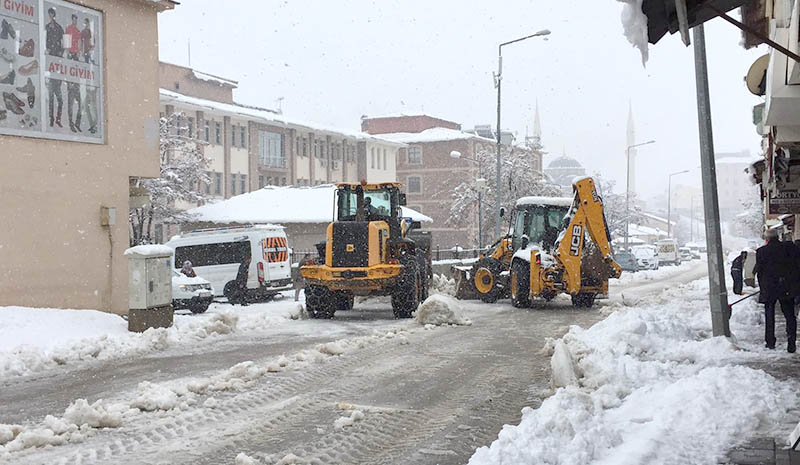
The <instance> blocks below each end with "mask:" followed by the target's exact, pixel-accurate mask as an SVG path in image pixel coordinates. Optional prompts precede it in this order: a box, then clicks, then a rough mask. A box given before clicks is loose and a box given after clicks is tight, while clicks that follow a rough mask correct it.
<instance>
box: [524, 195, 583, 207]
mask: <svg viewBox="0 0 800 465" xmlns="http://www.w3.org/2000/svg"><path fill="white" fill-rule="evenodd" d="M572 200H573V199H572V197H539V196H530V197H522V198H520V199H519V200H517V204H516V205H517V206H518V207H519V206H522V205H547V206H554V207H571V206H572Z"/></svg>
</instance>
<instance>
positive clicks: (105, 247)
mask: <svg viewBox="0 0 800 465" xmlns="http://www.w3.org/2000/svg"><path fill="white" fill-rule="evenodd" d="M12 3H16V4H19V2H0V18H1V19H3V20H4V21H7V22H8V23H10V24H11V25H12V26H13V27H14V28H15V29H16V30H18V31H25V34H17V38H13V37H9V38H8V39H6V38H2V39H0V42H2V43H0V48H6V49H7V50H12V51H19V52H20V56H21V57H22V58H21V59H18V60H16V61H15V62H16V65H26V64H27V63H28V62H30V59H27V58H26V57H27V56H28V55H29V54H28V52H30V55H33V56H34V57H38V59H39V60H40V61H43V63H45V64H47V63H49V64H58V65H59V66H55V67H53V68H52V69H53V70H54V71H48V72H47V73H45V75H44V76H42V75H34V76H33V77H35V78H36V82H35V83H33V80H34V79H33V78H32V80H31V82H32V83H33V86H34V87H35V89H34V92H33V95H32V96H33V98H32V99H30V100H28V99H25V96H24V95H23V96H22V98H21V99H20V98H19V97H17V99H18V100H22V99H25V106H28V107H29V108H27V109H23V108H17V110H18V111H21V112H22V113H25V115H21V114H20V115H17V114H16V113H15V114H14V115H12V114H11V112H9V114H7V115H6V118H5V119H4V120H3V121H2V122H0V123H2V124H0V166H2V167H3V168H2V169H0V198H2V199H3V201H2V205H1V206H0V216H1V217H2V218H3V227H2V228H0V306H3V305H22V306H30V307H53V308H76V309H97V310H103V311H107V312H114V313H118V314H126V313H127V312H128V263H127V260H126V258H125V257H124V256H123V252H124V251H125V249H126V248H127V247H128V244H129V239H128V221H127V217H128V210H129V207H130V205H131V204H132V203H135V202H137V201H138V199H139V198H140V192H138V191H137V189H136V187H135V186H136V180H137V179H140V178H152V177H157V176H159V130H158V114H159V108H158V84H159V82H158V76H159V72H158V47H157V45H156V44H158V22H157V14H158V13H159V12H160V11H163V10H165V9H170V8H173V7H174V3H173V2H167V1H152V0H113V1H112V0H82V1H81V2H80V3H70V2H66V1H60V0H47V1H46V2H45V1H43V0H39V1H37V0H29V1H26V2H25V5H28V6H30V7H31V8H32V10H30V11H29V12H30V13H31V15H30V18H27V17H25V16H24V15H22V14H20V12H19V11H12V10H11V9H10V7H9V6H8V5H11V4H12ZM45 5H46V6H45ZM42 8H48V9H49V8H53V9H54V10H55V13H56V18H55V20H56V21H58V22H61V23H62V24H64V25H66V24H68V21H69V19H68V18H70V16H71V15H73V14H74V15H76V16H77V17H78V19H79V24H81V25H83V24H89V26H87V27H88V28H90V30H91V31H92V32H93V36H94V37H95V42H94V44H95V48H94V50H92V52H91V53H89V56H88V59H86V60H85V61H84V60H81V61H80V62H79V61H77V60H75V59H74V58H72V57H73V56H74V55H72V53H73V52H72V51H71V50H70V49H67V50H66V51H67V54H66V55H64V54H63V52H64V50H53V49H52V47H51V48H49V49H47V50H45V49H44V48H41V49H36V48H35V45H33V42H31V46H30V47H28V48H29V50H26V51H25V52H24V53H23V50H24V44H21V43H20V42H21V39H22V38H23V37H30V34H37V35H35V37H37V38H38V37H40V35H38V34H40V33H41V37H44V29H43V28H44V26H45V25H44V24H37V23H36V21H37V20H36V18H38V17H39V16H40V15H39V13H40V12H41V9H42ZM25 11H26V12H27V11H28V10H25ZM102 31H105V33H103V32H102ZM35 42H39V41H38V40H37V41H35ZM59 42H60V40H59ZM20 45H22V47H20ZM39 45H41V44H39ZM59 51H60V52H62V54H61V55H58V56H56V55H57V54H56V52H59ZM83 58H86V57H83ZM16 65H11V64H9V63H6V62H5V61H4V62H3V63H2V70H0V74H6V73H7V71H6V69H5V66H16ZM62 67H63V68H64V69H70V70H75V72H74V73H72V72H71V71H70V72H69V73H67V75H66V76H64V75H61V74H58V71H57V70H58V69H60V68H62ZM42 69H50V68H49V67H46V66H42ZM56 78H58V79H56ZM45 80H46V81H47V82H48V85H50V86H52V85H53V84H55V83H57V85H58V86H59V87H64V89H65V90H66V91H65V92H63V93H64V94H65V95H64V98H63V100H64V102H63V103H64V105H63V107H65V108H61V105H60V104H57V105H54V107H55V108H54V110H53V111H51V110H49V109H48V108H47V105H46V104H45V101H46V98H47V97H45V96H43V95H42V92H40V91H36V89H41V88H42V87H41V83H42V82H44V81H45ZM22 84H23V83H22V82H19V80H18V82H17V84H16V85H13V84H11V85H7V84H3V85H0V89H1V90H3V91H4V92H8V93H12V92H14V88H15V87H17V86H20V85H22ZM67 92H69V93H70V94H71V95H72V97H73V98H71V99H68V98H67V95H66V94H67ZM44 94H47V93H44ZM54 94H56V93H55V92H54ZM76 96H77V97H78V98H81V99H83V100H85V103H87V106H89V107H90V109H89V110H88V111H87V110H86V106H84V114H83V115H82V116H83V118H82V119H81V118H80V117H76V118H75V119H73V118H72V116H71V115H72V111H71V110H72V107H71V105H72V103H73V102H72V101H74V100H75V97H76ZM31 100H33V101H31ZM67 100H72V101H70V102H67ZM35 102H39V103H40V105H41V106H40V107H37V106H36V104H35ZM53 103H57V102H53ZM79 106H80V104H79ZM59 109H60V110H61V111H59ZM68 113H69V114H68ZM37 115H38V116H37ZM76 116H77V115H76ZM51 117H52V119H53V125H52V126H51V125H50V121H49V119H50V118H51ZM67 118H69V119H67ZM6 123H7V124H8V125H12V124H13V126H14V128H11V127H9V126H7V124H6ZM21 123H25V124H27V126H24V128H25V132H24V133H23V132H22V131H21V130H20V129H18V128H19V127H21V126H22V125H21Z"/></svg>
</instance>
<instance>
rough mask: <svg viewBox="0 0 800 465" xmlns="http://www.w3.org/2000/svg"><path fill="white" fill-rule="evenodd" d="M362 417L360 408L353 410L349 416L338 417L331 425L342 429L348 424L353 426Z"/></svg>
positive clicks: (362, 413)
mask: <svg viewBox="0 0 800 465" xmlns="http://www.w3.org/2000/svg"><path fill="white" fill-rule="evenodd" d="M363 419H364V412H362V411H361V410H353V411H352V412H350V416H347V417H339V418H337V419H336V421H334V422H333V427H334V428H336V429H344V428H346V427H348V426H353V425H354V424H355V423H356V422H359V421H361V420H363Z"/></svg>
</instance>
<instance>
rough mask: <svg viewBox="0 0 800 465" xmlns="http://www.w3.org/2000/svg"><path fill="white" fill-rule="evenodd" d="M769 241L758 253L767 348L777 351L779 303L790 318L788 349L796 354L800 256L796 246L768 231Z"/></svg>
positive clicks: (760, 297) (758, 270)
mask: <svg viewBox="0 0 800 465" xmlns="http://www.w3.org/2000/svg"><path fill="white" fill-rule="evenodd" d="M766 239H767V244H766V245H763V246H761V247H759V248H758V250H757V251H756V275H757V276H758V286H759V288H760V289H761V293H760V295H759V299H758V301H759V302H760V303H763V304H764V312H765V317H766V327H765V328H764V340H765V342H766V344H767V348H769V349H774V348H775V302H780V304H781V311H782V312H783V316H784V317H785V318H786V339H787V346H786V348H787V350H788V351H789V352H791V353H794V351H795V350H796V346H795V343H796V340H797V318H796V317H795V314H794V297H795V296H797V295H800V273H799V272H798V259H800V253H798V250H797V247H796V246H795V245H794V244H793V243H791V242H781V241H780V240H778V233H777V231H774V230H767V233H766Z"/></svg>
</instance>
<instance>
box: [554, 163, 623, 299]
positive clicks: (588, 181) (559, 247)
mask: <svg viewBox="0 0 800 465" xmlns="http://www.w3.org/2000/svg"><path fill="white" fill-rule="evenodd" d="M572 189H573V192H574V193H575V198H574V200H573V203H572V207H571V208H570V211H569V214H568V215H567V218H568V219H569V223H568V225H567V227H566V228H565V229H564V230H563V231H562V232H561V235H560V236H559V238H558V241H557V243H556V251H555V253H554V256H555V258H556V260H558V261H559V262H560V263H561V265H562V266H563V267H564V277H563V280H564V284H565V290H566V292H567V293H569V294H572V295H576V294H577V293H578V292H579V291H580V289H581V262H582V260H583V248H584V245H585V243H586V240H585V236H586V234H587V233H588V234H589V237H590V238H591V239H592V242H594V244H595V246H597V248H598V250H599V251H600V254H601V255H602V258H603V262H604V264H605V268H606V269H605V270H595V273H596V274H597V276H596V277H597V278H598V279H601V280H606V279H609V278H618V277H619V276H620V274H621V273H622V268H620V266H619V264H617V262H616V261H614V257H613V256H612V253H611V241H610V239H609V234H608V227H607V226H606V220H605V214H604V213H603V200H602V199H601V198H600V196H599V195H597V190H596V189H595V186H594V180H593V179H592V178H589V177H587V178H582V179H578V180H577V181H575V182H574V183H573V184H572Z"/></svg>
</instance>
